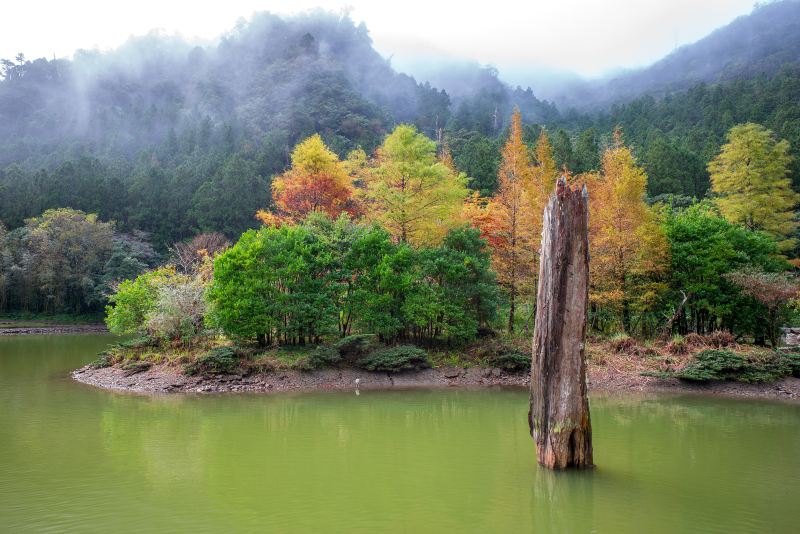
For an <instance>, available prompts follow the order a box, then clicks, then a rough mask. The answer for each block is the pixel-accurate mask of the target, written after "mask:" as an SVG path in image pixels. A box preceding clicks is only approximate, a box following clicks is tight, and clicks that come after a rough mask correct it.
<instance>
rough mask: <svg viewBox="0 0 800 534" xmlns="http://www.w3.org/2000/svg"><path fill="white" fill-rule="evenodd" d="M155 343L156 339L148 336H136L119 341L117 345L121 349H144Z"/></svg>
mask: <svg viewBox="0 0 800 534" xmlns="http://www.w3.org/2000/svg"><path fill="white" fill-rule="evenodd" d="M155 345H156V341H155V340H153V339H152V338H150V337H148V336H139V337H134V338H131V339H126V340H125V341H120V342H119V343H117V347H119V348H121V349H144V348H147V347H153V346H155Z"/></svg>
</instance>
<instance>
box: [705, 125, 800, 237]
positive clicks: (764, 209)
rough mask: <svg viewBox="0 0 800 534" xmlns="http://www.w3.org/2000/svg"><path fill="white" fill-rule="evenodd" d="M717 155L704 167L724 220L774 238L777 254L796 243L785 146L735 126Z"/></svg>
mask: <svg viewBox="0 0 800 534" xmlns="http://www.w3.org/2000/svg"><path fill="white" fill-rule="evenodd" d="M727 140H728V142H727V143H726V144H725V145H723V146H722V149H721V151H720V153H719V154H718V155H717V157H716V158H714V160H713V161H711V163H709V164H708V171H709V173H710V174H711V184H712V189H713V191H714V193H716V194H717V195H718V196H719V197H718V199H717V203H718V204H719V207H720V211H721V212H722V215H723V216H724V217H725V218H726V219H728V220H729V221H731V222H733V223H735V224H742V225H744V226H745V227H746V228H748V229H750V230H761V231H764V232H766V233H768V234H770V235H771V236H773V237H774V238H775V239H776V240H777V241H778V244H779V247H780V249H781V250H789V249H791V248H793V247H794V246H795V244H796V242H797V240H796V239H794V238H792V237H791V235H792V234H793V233H794V232H795V231H796V230H797V227H798V223H797V221H796V218H795V213H794V207H795V206H796V205H797V203H798V200H799V199H800V197H799V196H798V194H797V193H796V192H795V191H794V190H793V189H792V184H791V180H790V179H789V164H790V163H791V161H792V158H791V156H790V155H789V143H788V142H787V141H785V140H783V141H776V140H775V136H774V134H773V133H772V132H771V131H770V130H767V129H766V128H764V127H763V126H760V125H758V124H753V123H747V124H740V125H738V126H734V127H733V128H732V129H731V130H730V132H728V137H727Z"/></svg>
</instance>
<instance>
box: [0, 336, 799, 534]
mask: <svg viewBox="0 0 800 534" xmlns="http://www.w3.org/2000/svg"><path fill="white" fill-rule="evenodd" d="M112 341H113V338H112V337H111V336H108V335H54V336H8V337H0V532H15V533H16V532H43V531H51V532H104V533H105V532H143V531H162V532H179V531H180V532H323V531H324V532H378V531H381V532H409V533H417V532H554V531H555V532H614V533H617V532H711V531H717V532H797V531H798V525H797V521H798V520H797V517H798V506H799V505H800V406H798V405H796V404H795V405H792V404H781V403H776V402H767V401H750V400H748V401H744V400H730V399H719V398H704V397H696V396H657V397H653V396H650V397H648V398H644V397H637V396H630V395H595V396H593V397H592V399H591V401H592V402H591V410H592V423H593V427H594V448H595V455H594V456H595V462H596V463H597V468H596V469H594V470H592V471H584V472H562V473H553V472H548V471H545V470H542V469H539V468H537V466H536V462H535V457H534V445H533V441H532V440H531V438H530V436H529V434H528V428H527V420H526V416H527V400H528V399H527V392H526V391H523V390H478V391H476V390H453V389H450V390H414V391H362V392H361V393H360V395H356V394H355V393H354V392H344V393H343V392H337V393H314V394H273V395H245V394H241V395H233V394H228V395H224V396H221V395H214V396H211V395H206V396H202V395H197V396H185V395H182V396H176V395H173V396H169V395H164V396H139V395H133V394H120V393H113V392H108V391H103V390H99V389H95V388H92V387H90V386H86V385H82V384H78V383H76V382H74V381H72V380H71V379H70V377H69V371H71V370H72V369H74V368H76V367H79V366H81V365H83V364H85V363H87V362H89V361H91V360H93V359H94V358H95V355H96V353H97V352H98V351H100V350H101V349H102V348H104V347H105V346H106V345H107V344H108V343H110V342H112Z"/></svg>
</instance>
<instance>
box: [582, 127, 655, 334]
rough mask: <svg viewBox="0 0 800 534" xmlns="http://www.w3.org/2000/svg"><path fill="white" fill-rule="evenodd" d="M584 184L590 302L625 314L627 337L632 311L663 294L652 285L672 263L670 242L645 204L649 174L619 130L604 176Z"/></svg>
mask: <svg viewBox="0 0 800 534" xmlns="http://www.w3.org/2000/svg"><path fill="white" fill-rule="evenodd" d="M583 179H584V180H585V181H586V184H587V186H588V189H589V202H590V208H591V210H590V211H591V217H590V221H589V231H590V236H591V239H590V243H591V256H592V262H591V271H592V276H591V287H590V296H591V300H592V303H593V304H595V305H596V306H603V307H609V308H611V309H612V310H615V311H618V312H620V313H621V315H622V326H623V328H624V329H625V331H626V332H627V331H630V329H631V312H632V307H633V306H634V305H635V304H640V305H646V304H647V301H648V300H652V299H653V298H654V292H656V293H657V292H658V291H659V290H660V289H661V288H660V286H658V285H657V284H653V280H654V278H655V277H656V276H657V275H658V274H659V273H661V272H662V271H663V270H664V268H665V267H666V265H667V264H668V255H669V248H668V245H667V241H666V237H665V235H664V232H663V230H662V228H661V226H660V225H659V224H658V219H657V214H656V213H655V212H654V211H653V209H651V208H650V207H648V206H647V204H646V203H645V190H646V187H647V175H646V174H645V173H644V171H643V170H642V169H641V167H639V166H638V165H637V164H636V161H635V159H634V157H633V154H632V153H631V150H630V149H629V148H627V147H626V146H624V145H623V144H622V134H621V132H619V130H618V131H617V132H616V133H615V136H614V145H613V146H612V147H611V148H609V149H608V150H606V152H605V153H604V154H603V161H602V174H589V175H584V177H583Z"/></svg>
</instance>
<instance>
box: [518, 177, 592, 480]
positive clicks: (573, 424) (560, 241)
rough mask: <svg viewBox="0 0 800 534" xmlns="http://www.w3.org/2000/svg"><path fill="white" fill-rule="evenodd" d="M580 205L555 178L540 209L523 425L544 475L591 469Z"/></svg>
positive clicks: (584, 198)
mask: <svg viewBox="0 0 800 534" xmlns="http://www.w3.org/2000/svg"><path fill="white" fill-rule="evenodd" d="M588 203H589V202H588V195H587V193H586V188H583V189H582V190H579V189H577V188H575V189H573V188H571V187H569V186H568V185H567V184H566V181H565V180H564V178H561V179H560V180H559V181H558V183H557V185H556V191H555V193H554V194H553V195H552V196H551V197H550V202H549V203H548V204H547V207H546V208H545V210H544V222H543V227H542V249H541V256H540V261H539V287H538V291H537V294H536V325H535V328H534V333H533V362H532V366H531V399H530V412H529V413H528V423H529V425H530V430H531V436H532V437H533V439H534V441H535V442H536V459H537V460H538V462H539V463H540V464H541V465H543V466H545V467H549V468H551V469H564V468H567V467H591V466H592V424H591V420H590V418H589V399H588V397H587V387H586V359H585V355H584V341H585V337H586V323H587V319H588V305H589V237H588V233H589V206H588Z"/></svg>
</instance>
